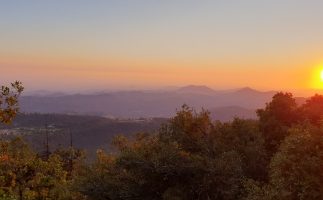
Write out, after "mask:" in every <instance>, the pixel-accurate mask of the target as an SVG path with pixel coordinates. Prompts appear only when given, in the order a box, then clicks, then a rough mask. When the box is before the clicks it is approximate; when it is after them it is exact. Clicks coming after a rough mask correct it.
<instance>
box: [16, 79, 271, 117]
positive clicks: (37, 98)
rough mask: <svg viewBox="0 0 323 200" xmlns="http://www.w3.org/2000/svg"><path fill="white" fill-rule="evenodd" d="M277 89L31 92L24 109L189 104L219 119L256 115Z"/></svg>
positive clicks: (154, 108) (141, 111)
mask: <svg viewBox="0 0 323 200" xmlns="http://www.w3.org/2000/svg"><path fill="white" fill-rule="evenodd" d="M275 93H276V92H275V91H268V92H261V91H257V90H254V89H252V88H249V87H246V88H241V89H236V90H213V89H211V88H209V87H207V86H195V85H190V86H186V87H182V88H179V89H175V90H150V91H118V92H104V93H100V94H73V95H65V94H61V95H30V96H23V97H22V99H21V108H22V112H26V113H59V114H75V115H96V116H104V117H111V118H139V117H145V118H149V117H166V118H167V117H171V116H173V115H174V114H175V112H176V109H178V108H180V107H181V106H182V105H183V104H187V105H189V106H191V107H194V108H195V109H197V110H198V109H201V108H204V109H208V110H210V111H211V112H212V116H213V117H214V118H215V119H219V120H229V119H231V118H232V117H241V118H255V113H254V112H255V110H256V109H258V108H262V107H264V106H265V103H266V102H269V101H270V100H271V98H272V96H273V95H274V94H275Z"/></svg>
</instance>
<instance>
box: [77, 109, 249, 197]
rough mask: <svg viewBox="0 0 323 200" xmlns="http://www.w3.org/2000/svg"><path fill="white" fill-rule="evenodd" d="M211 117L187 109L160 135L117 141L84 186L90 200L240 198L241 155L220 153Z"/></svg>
mask: <svg viewBox="0 0 323 200" xmlns="http://www.w3.org/2000/svg"><path fill="white" fill-rule="evenodd" d="M216 139H217V138H216V134H215V132H214V125H213V123H212V122H211V120H210V117H209V115H208V112H206V111H202V112H200V113H196V112H195V111H194V110H192V109H190V108H188V107H187V106H184V107H183V108H182V110H180V111H178V112H177V115H176V116H175V117H174V118H172V119H171V120H170V122H169V123H168V124H166V125H165V126H163V127H162V128H161V130H160V131H159V132H158V133H157V134H138V135H137V136H136V137H135V139H134V140H128V139H126V138H124V137H118V138H116V140H115V142H114V143H115V145H116V147H117V150H118V154H116V155H110V156H108V155H106V154H104V153H102V152H100V154H99V160H98V162H97V163H96V164H95V165H94V166H92V167H90V168H89V169H88V170H89V172H87V174H88V176H85V178H84V179H83V180H81V182H80V190H81V191H82V193H83V194H85V195H86V196H88V197H89V198H90V199H97V200H101V199H102V200H103V199H144V200H145V199H146V200H148V199H149V200H150V199H200V200H204V199H205V200H207V199H228V200H230V199H237V197H238V196H239V194H240V193H241V191H240V189H241V183H242V178H243V169H242V161H241V156H240V155H239V153H238V152H237V151H235V150H234V149H231V150H228V149H221V148H220V147H219V146H218V143H217V141H216Z"/></svg>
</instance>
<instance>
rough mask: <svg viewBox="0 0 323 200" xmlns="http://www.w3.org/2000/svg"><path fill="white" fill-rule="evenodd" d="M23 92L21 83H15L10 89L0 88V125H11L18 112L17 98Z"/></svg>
mask: <svg viewBox="0 0 323 200" xmlns="http://www.w3.org/2000/svg"><path fill="white" fill-rule="evenodd" d="M23 90H24V87H23V86H22V83H21V82H19V81H16V82H14V83H12V84H11V87H10V88H9V87H6V86H2V87H1V88H0V123H6V124H8V123H11V121H12V119H13V118H14V117H15V116H16V115H17V113H18V111H19V106H18V98H19V95H20V94H21V92H22V91H23Z"/></svg>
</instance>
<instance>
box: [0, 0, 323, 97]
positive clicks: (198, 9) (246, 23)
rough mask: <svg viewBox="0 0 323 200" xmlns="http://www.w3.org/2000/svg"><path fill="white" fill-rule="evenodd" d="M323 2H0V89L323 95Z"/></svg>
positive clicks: (249, 0)
mask: <svg viewBox="0 0 323 200" xmlns="http://www.w3.org/2000/svg"><path fill="white" fill-rule="evenodd" d="M322 8H323V1H318V0H317V1H314V0H307V1H305V0H303V1H299V0H279V1H278V0H271V1H259V0H243V1H242V0H241V1H230V0H229V1H228V0H223V1H207V0H201V1H196V0H195V1H193V0H160V1H157V0H122V1H121V0H114V1H110V0H106V1H104V0H91V1H90V0H69V1H64V0H57V1H41V0H28V1H18V0H10V1H4V0H0V27H1V28H0V69H1V73H0V83H8V82H10V81H12V80H21V81H22V82H24V84H25V86H26V87H27V89H29V90H38V89H48V90H59V91H72V90H76V91H83V90H100V89H117V88H120V89H132V88H160V87H166V86H173V85H177V86H182V85H188V84H198V85H208V86H211V87H213V88H217V89H226V88H236V87H244V86H250V87H253V88H257V89H261V90H269V89H310V88H323V82H320V80H319V70H320V68H323V65H322V64H323V22H322V19H323V12H322V11H321V10H322Z"/></svg>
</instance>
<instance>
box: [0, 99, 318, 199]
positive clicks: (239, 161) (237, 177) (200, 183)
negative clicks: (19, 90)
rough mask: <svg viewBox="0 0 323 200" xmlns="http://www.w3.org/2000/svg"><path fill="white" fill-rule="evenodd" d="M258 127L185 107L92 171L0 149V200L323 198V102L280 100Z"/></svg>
mask: <svg viewBox="0 0 323 200" xmlns="http://www.w3.org/2000/svg"><path fill="white" fill-rule="evenodd" d="M258 116H259V120H258V121H256V120H243V119H237V118H236V119H234V120H232V121H231V122H227V123H221V122H212V121H211V119H210V116H209V113H208V112H207V111H205V110H202V111H201V112H196V111H195V110H193V109H191V108H189V107H188V106H186V105H184V106H183V107H182V109H181V110H179V111H178V112H177V114H176V116H174V117H173V118H171V119H170V120H169V121H168V123H166V124H164V125H163V126H162V127H161V128H160V129H159V130H158V131H157V132H156V133H138V134H136V135H135V136H134V137H133V138H129V137H124V136H118V137H116V138H115V139H114V140H113V145H114V148H115V149H114V151H112V152H110V153H106V152H105V151H103V150H98V151H97V159H96V161H95V162H94V163H90V164H89V163H85V162H84V159H85V154H84V152H83V151H81V150H76V149H74V148H68V149H57V150H56V151H54V152H53V153H52V154H51V155H50V156H49V157H48V158H46V159H42V158H41V157H40V156H39V154H37V153H36V152H34V151H33V150H31V149H30V148H29V146H28V145H27V144H26V143H25V142H24V141H23V140H22V139H20V138H16V139H13V140H10V141H5V140H2V141H0V200H2V199H3V200H17V199H18V200H22V199H26V200H45V199H46V200H50V199H55V200H56V199H57V200H133V199H138V200H139V199H142V200H162V199H164V200H195V199H198V200H209V199H219V200H231V199H232V200H233V199H245V200H247V199H248V200H275V199H282V200H298V199H300V200H301V199H304V200H305V199H306V200H316V199H323V127H322V116H323V97H322V96H319V95H316V96H314V97H312V98H311V99H309V100H308V101H307V102H306V103H305V104H304V105H301V106H299V105H297V104H296V101H295V99H294V98H293V97H292V95H291V94H290V93H278V94H276V95H275V96H274V97H273V100H272V101H271V102H269V103H268V104H267V105H266V107H265V108H264V109H260V110H258Z"/></svg>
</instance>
